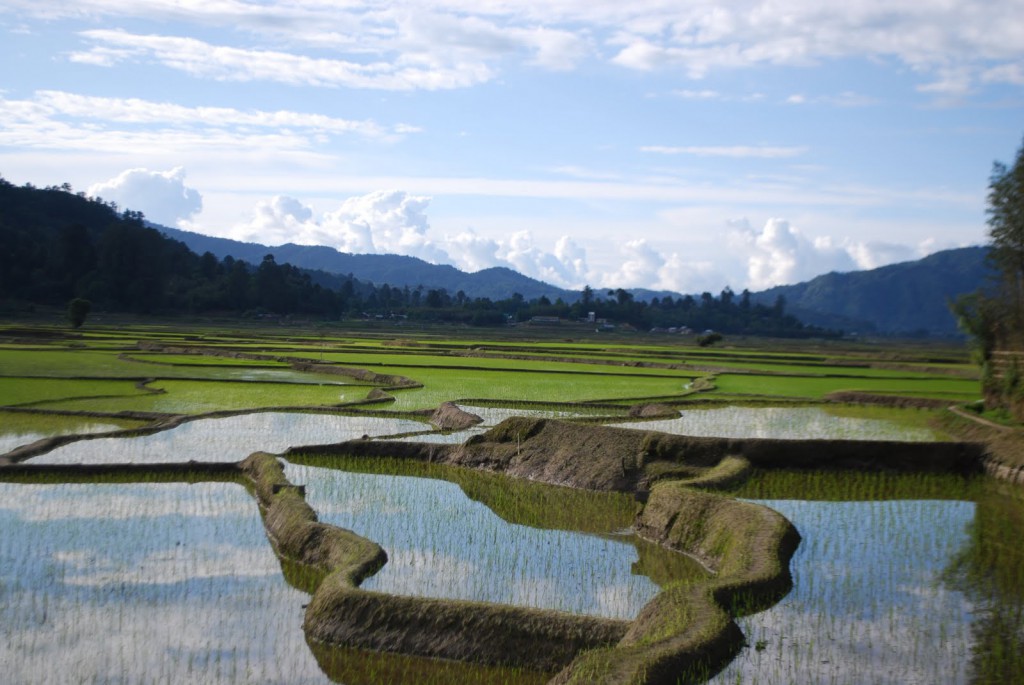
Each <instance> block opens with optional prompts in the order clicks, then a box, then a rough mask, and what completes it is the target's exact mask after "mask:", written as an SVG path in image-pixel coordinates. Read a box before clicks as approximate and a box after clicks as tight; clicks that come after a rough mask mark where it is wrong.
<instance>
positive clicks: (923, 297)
mask: <svg viewBox="0 0 1024 685" xmlns="http://www.w3.org/2000/svg"><path fill="white" fill-rule="evenodd" d="M987 255H988V248H987V247H962V248H957V249H953V250H943V251H942V252H936V253H934V254H931V255H928V256H927V257H925V258H923V259H919V260H916V261H913V262H902V263H899V264H890V265H888V266H882V267H878V268H877V269H870V270H867V271H851V272H847V273H837V272H831V273H827V274H824V275H821V276H818V277H816V278H812V279H811V280H809V281H805V282H803V283H797V284H795V285H780V286H776V287H774V288H769V289H768V290H764V291H762V292H759V293H755V294H753V296H752V299H753V300H754V301H755V302H761V303H766V304H768V303H771V302H774V301H775V299H776V298H777V297H778V296H780V295H781V296H782V297H784V298H785V299H786V311H788V312H790V313H791V314H793V315H794V316H796V317H797V318H799V319H800V320H801V321H803V322H804V323H808V324H813V325H817V326H825V327H829V328H836V329H843V330H845V331H847V332H852V331H857V332H861V333H882V334H886V335H903V336H908V335H909V336H922V335H928V336H951V335H956V334H957V327H956V320H955V319H954V317H953V315H952V314H951V313H950V312H949V307H948V302H949V301H950V300H952V299H955V298H956V297H957V296H959V295H962V294H964V293H969V292H973V291H975V290H978V289H979V288H982V287H984V286H986V285H987V284H988V283H989V282H990V279H991V277H992V275H993V271H992V269H991V268H990V266H989V265H988V262H987Z"/></svg>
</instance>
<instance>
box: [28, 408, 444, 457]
mask: <svg viewBox="0 0 1024 685" xmlns="http://www.w3.org/2000/svg"><path fill="white" fill-rule="evenodd" d="M429 429H430V425H429V424H427V423H421V422H419V421H411V420H408V419H392V418H380V417H374V416H338V415H334V414H302V413H286V412H261V413H256V414H244V415H241V416H232V417H228V418H221V419H200V420H197V421H190V422H187V423H183V424H181V425H180V426H178V427H177V428H173V429H171V430H166V431H161V432H159V433H154V434H152V435H146V436H141V437H136V438H97V439H93V440H83V441H79V442H75V443H71V444H68V445H64V446H63V447H60V448H58V449H55V450H53V451H51V452H48V453H47V454H44V455H41V456H39V457H36V458H34V459H32V461H31V463H33V464H88V463H92V464H105V463H116V464H127V463H135V464H146V463H158V462H172V461H189V460H193V461H201V462H209V461H240V460H242V459H245V458H246V457H247V456H249V455H250V454H252V453H253V452H257V451H264V452H273V453H278V452H283V451H284V450H286V449H288V448H289V447H291V446H293V445H317V444H325V443H334V442H343V441H345V440H354V439H356V438H360V437H362V436H363V435H369V436H371V437H377V436H382V435H393V434H397V433H407V432H412V431H424V430H429Z"/></svg>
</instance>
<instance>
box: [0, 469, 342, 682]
mask: <svg viewBox="0 0 1024 685" xmlns="http://www.w3.org/2000/svg"><path fill="white" fill-rule="evenodd" d="M0 529H2V530H3V535H2V536H0V664H3V681H4V682H5V683H12V684H21V683H24V684H29V683H32V684H33V685H35V684H39V683H82V682H85V683H143V682H150V683H156V682H162V683H285V682H287V683H299V684H306V683H327V682H330V681H329V680H328V679H327V677H326V676H324V675H323V673H322V672H321V670H320V668H319V666H318V665H317V663H316V660H315V659H314V658H313V655H312V653H311V652H310V650H309V648H308V647H307V646H306V642H305V636H304V634H303V632H302V628H301V624H302V618H303V608H302V605H303V604H305V603H307V602H308V601H309V596H308V595H306V594H304V593H302V592H300V591H298V590H296V589H294V588H293V587H291V586H290V585H288V584H287V583H286V582H285V581H284V579H283V577H282V575H281V569H280V566H279V564H278V561H277V558H276V557H275V556H274V553H273V551H272V550H271V548H270V545H269V544H268V542H267V539H266V534H265V532H264V529H263V524H262V521H261V520H260V517H259V513H258V508H257V506H256V503H255V501H254V500H253V499H252V498H251V497H250V496H249V494H248V493H247V492H246V491H245V489H244V488H242V486H240V485H236V484H230V483H200V484H195V485H183V484H127V485H125V484H118V485H106V484H88V485H15V484H9V483H0Z"/></svg>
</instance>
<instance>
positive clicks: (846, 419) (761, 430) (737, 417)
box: [613, 406, 938, 442]
mask: <svg viewBox="0 0 1024 685" xmlns="http://www.w3.org/2000/svg"><path fill="white" fill-rule="evenodd" d="M909 412H914V413H915V414H920V413H921V412H920V411H919V410H909ZM909 412H908V411H907V410H903V411H901V410H894V409H888V410H886V411H885V412H884V414H883V413H882V412H881V411H877V410H876V411H875V412H874V414H875V415H876V416H881V415H884V416H887V417H894V418H895V417H900V416H903V415H906V414H908V413H909ZM613 425H618V426H622V427H624V428H641V429H644V430H655V431H661V432H664V433H674V434H676V435H697V436H711V437H721V438H773V439H779V440H812V439H835V440H901V441H914V442H930V441H933V440H936V439H938V436H937V435H936V433H935V432H934V431H933V430H931V429H930V428H927V427H924V426H915V427H911V426H908V425H906V424H904V423H899V422H895V421H893V420H890V419H888V418H887V419H882V418H874V417H870V418H866V417H861V416H849V415H845V416H843V415H836V414H835V413H833V412H831V411H829V410H828V409H825V408H821V407H741V406H728V407H721V408H715V409H685V410H684V411H683V412H682V413H681V415H680V416H679V417H677V418H674V419H664V420H656V421H627V422H622V423H619V424H613Z"/></svg>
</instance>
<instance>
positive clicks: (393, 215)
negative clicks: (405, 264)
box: [321, 190, 448, 263]
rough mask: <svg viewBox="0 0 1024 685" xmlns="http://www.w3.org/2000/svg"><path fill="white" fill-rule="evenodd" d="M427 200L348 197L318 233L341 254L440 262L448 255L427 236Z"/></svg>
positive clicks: (396, 193)
mask: <svg viewBox="0 0 1024 685" xmlns="http://www.w3.org/2000/svg"><path fill="white" fill-rule="evenodd" d="M428 204H430V198H429V197H422V196H416V195H409V194H408V193H405V192H403V191H400V190H382V191H377V192H373V193H370V194H368V195H361V196H358V197H352V198H349V199H347V200H345V202H343V203H342V205H341V206H340V207H339V208H338V209H337V210H335V211H333V212H328V213H327V214H325V215H324V219H323V221H322V222H321V232H322V234H323V235H324V237H327V238H332V239H333V241H334V242H333V243H329V244H334V245H335V246H336V247H338V249H340V250H342V251H344V252H371V253H372V252H381V253H392V254H403V255H409V256H412V257H419V258H421V259H425V260H426V261H428V262H435V263H437V262H442V261H446V260H447V259H448V254H447V253H446V252H445V251H444V250H443V249H441V248H440V247H438V245H437V244H436V243H435V242H434V241H433V240H431V239H430V238H429V237H428V236H427V232H428V231H429V230H430V224H429V222H428V221H427V215H426V208H427V205H428Z"/></svg>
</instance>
